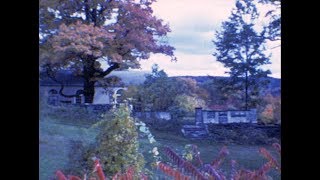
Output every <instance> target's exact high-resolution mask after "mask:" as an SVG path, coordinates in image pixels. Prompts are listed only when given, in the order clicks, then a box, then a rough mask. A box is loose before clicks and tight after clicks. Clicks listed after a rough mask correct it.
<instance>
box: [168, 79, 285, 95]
mask: <svg viewBox="0 0 320 180" xmlns="http://www.w3.org/2000/svg"><path fill="white" fill-rule="evenodd" d="M178 77H185V78H191V79H194V80H196V81H197V82H198V83H199V84H202V83H204V82H206V81H209V80H218V79H228V78H229V77H224V76H173V78H178ZM267 79H268V80H269V81H270V83H269V84H268V86H267V88H266V89H264V90H266V91H267V92H271V93H272V94H273V95H280V94H281V79H279V78H274V77H268V78H267Z"/></svg>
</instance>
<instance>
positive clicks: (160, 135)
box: [39, 117, 280, 180]
mask: <svg viewBox="0 0 320 180" xmlns="http://www.w3.org/2000/svg"><path fill="white" fill-rule="evenodd" d="M39 127H40V129H39V130H40V137H39V148H40V155H39V156H40V157H39V158H40V167H39V168H40V169H39V170H40V174H39V175H40V180H48V179H51V178H53V177H54V172H55V171H56V170H58V169H64V168H66V167H68V163H70V162H69V154H70V152H71V153H72V152H73V149H72V146H71V142H72V141H80V142H82V143H83V145H88V144H90V143H91V142H94V140H95V139H94V138H95V136H96V134H97V131H96V130H94V129H90V128H87V127H83V126H81V124H80V125H79V124H78V126H77V124H76V123H75V124H74V125H65V124H61V121H59V120H57V119H55V118H50V117H46V118H44V119H41V120H40V121H39ZM152 134H153V135H154V136H155V139H156V141H157V142H156V143H154V144H152V147H154V146H157V147H158V148H159V149H160V151H159V152H160V154H163V153H162V152H161V147H164V146H170V147H171V148H172V149H174V150H175V151H176V152H178V153H181V152H182V151H183V150H184V147H185V145H186V144H195V145H197V146H198V147H199V150H200V152H201V154H200V156H201V158H202V160H203V161H204V162H205V163H210V162H211V161H212V160H213V159H215V158H216V157H217V156H218V153H219V151H220V149H221V147H222V146H223V145H224V144H216V143H213V142H210V141H209V140H189V139H185V138H184V137H182V136H181V135H178V134H174V133H170V132H160V131H155V130H152ZM152 147H151V146H150V144H148V142H147V141H146V139H144V138H141V139H140V149H141V151H142V152H143V154H144V155H145V160H146V161H151V159H152V157H151V155H150V153H149V152H148V151H149V150H151V149H152ZM227 147H228V150H229V152H230V154H229V155H228V156H227V159H226V162H230V160H231V159H233V160H236V161H237V162H238V164H239V165H240V167H242V168H245V169H251V170H253V169H257V168H259V167H261V165H262V164H264V163H265V162H266V160H265V159H264V158H263V157H262V156H261V155H260V154H259V153H258V150H259V148H260V147H261V146H253V145H230V144H229V145H227ZM264 147H265V148H266V149H267V150H269V151H270V152H271V153H272V154H273V155H274V157H278V156H277V154H276V153H275V151H274V150H273V149H272V147H271V146H264ZM279 162H280V158H279ZM229 167H230V164H227V163H224V164H223V169H225V171H227V173H228V169H230V168H229ZM269 175H270V176H271V177H272V178H273V179H280V175H279V173H278V172H276V171H271V172H270V174H269ZM156 179H157V178H156Z"/></svg>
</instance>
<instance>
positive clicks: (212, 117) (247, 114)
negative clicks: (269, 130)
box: [202, 109, 257, 124]
mask: <svg viewBox="0 0 320 180" xmlns="http://www.w3.org/2000/svg"><path fill="white" fill-rule="evenodd" d="M202 114H203V123H205V124H211V123H213V124H228V123H257V114H256V110H255V109H251V110H249V111H240V110H239V111H237V110H229V111H212V110H202Z"/></svg>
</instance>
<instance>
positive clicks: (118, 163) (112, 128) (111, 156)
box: [87, 106, 144, 175]
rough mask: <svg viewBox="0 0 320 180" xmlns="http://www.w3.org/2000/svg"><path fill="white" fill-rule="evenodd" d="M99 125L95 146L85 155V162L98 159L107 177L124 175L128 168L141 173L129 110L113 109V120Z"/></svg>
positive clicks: (140, 157) (139, 156)
mask: <svg viewBox="0 0 320 180" xmlns="http://www.w3.org/2000/svg"><path fill="white" fill-rule="evenodd" d="M99 124H100V125H98V126H99V127H100V133H99V135H98V137H97V146H96V147H95V148H94V149H93V150H92V151H91V152H90V153H89V154H87V161H88V162H90V159H91V158H92V157H93V156H95V157H98V158H99V159H100V161H101V164H102V165H103V167H104V168H105V172H106V174H107V175H113V174H116V173H124V172H125V171H126V170H127V169H128V168H132V169H133V170H134V172H140V171H142V168H143V166H144V158H143V155H142V154H140V153H139V152H138V133H137V129H136V126H135V122H134V120H133V118H132V117H131V116H130V110H129V108H128V107H127V106H121V107H120V108H118V109H115V110H114V118H113V119H104V120H102V121H101V122H99ZM89 165H90V163H89Z"/></svg>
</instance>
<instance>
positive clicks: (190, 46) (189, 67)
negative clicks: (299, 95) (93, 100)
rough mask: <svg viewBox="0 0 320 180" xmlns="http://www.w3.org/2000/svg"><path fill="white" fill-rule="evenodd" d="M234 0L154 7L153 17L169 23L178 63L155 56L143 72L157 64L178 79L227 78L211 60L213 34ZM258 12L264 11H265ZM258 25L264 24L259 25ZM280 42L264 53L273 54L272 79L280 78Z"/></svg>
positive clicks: (168, 1)
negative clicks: (211, 76)
mask: <svg viewBox="0 0 320 180" xmlns="http://www.w3.org/2000/svg"><path fill="white" fill-rule="evenodd" d="M234 6H235V0H196V1H195V0H158V2H155V3H154V4H153V10H154V14H155V15H156V16H158V17H159V18H161V19H163V20H164V21H165V22H167V23H169V25H170V27H171V30H172V32H171V33H169V35H168V38H169V42H170V44H171V45H172V46H174V47H175V48H176V51H175V55H176V57H177V59H178V61H177V62H171V61H170V57H166V56H164V55H160V54H156V55H152V56H151V57H150V59H149V60H147V61H142V62H141V67H142V70H146V71H150V69H151V66H152V64H154V63H157V64H158V65H159V66H160V69H164V71H165V72H167V73H168V75H169V76H179V75H202V76H205V75H213V76H227V74H225V73H224V72H225V71H226V69H225V68H224V67H223V65H222V64H221V63H219V62H217V61H216V58H215V57H214V56H212V53H213V52H214V46H213V43H212V40H213V38H214V33H215V31H216V30H218V29H219V28H220V27H221V23H222V21H225V20H227V18H228V17H229V15H230V13H231V9H232V8H233V7H234ZM260 10H262V11H266V10H267V7H261V8H260ZM260 23H263V22H262V21H260ZM279 45H280V42H274V43H268V45H267V49H269V52H271V53H272V56H271V62H272V64H270V65H267V67H266V68H269V69H270V70H271V72H272V74H271V76H272V77H276V78H281V71H280V68H281V67H280V61H281V58H280V49H281V48H280V47H278V48H274V49H271V48H272V47H275V46H279Z"/></svg>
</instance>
